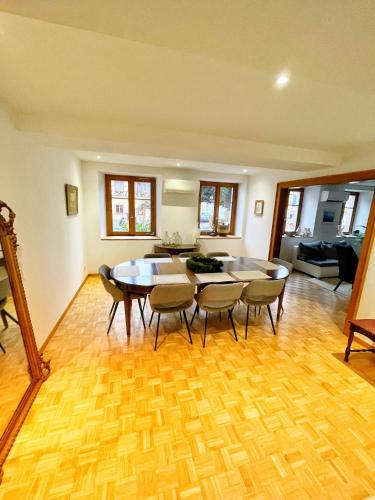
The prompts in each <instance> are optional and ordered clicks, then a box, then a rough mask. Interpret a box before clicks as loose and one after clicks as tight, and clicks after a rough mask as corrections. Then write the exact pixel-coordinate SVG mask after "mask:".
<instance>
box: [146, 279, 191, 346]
mask: <svg viewBox="0 0 375 500" xmlns="http://www.w3.org/2000/svg"><path fill="white" fill-rule="evenodd" d="M194 292H195V286H194V285H193V284H192V283H181V284H173V285H172V284H171V285H156V286H155V287H154V288H153V289H152V291H151V293H150V306H151V309H152V317H153V315H154V313H155V312H156V313H157V315H158V326H157V328H156V337H155V346H154V351H156V349H157V345H158V336H159V323H160V315H161V314H170V313H174V312H179V313H180V314H181V311H182V313H183V316H184V320H185V325H186V329H187V331H188V334H189V339H190V344H192V343H193V339H192V338H191V333H190V329H189V324H188V321H187V318H186V309H188V308H189V307H190V306H191V305H192V303H193V300H194ZM152 317H151V321H152ZM151 321H150V325H151Z"/></svg>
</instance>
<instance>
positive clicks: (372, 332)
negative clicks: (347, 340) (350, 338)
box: [350, 319, 375, 341]
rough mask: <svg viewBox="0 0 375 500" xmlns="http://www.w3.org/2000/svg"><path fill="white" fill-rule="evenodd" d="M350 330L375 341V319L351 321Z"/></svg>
mask: <svg viewBox="0 0 375 500" xmlns="http://www.w3.org/2000/svg"><path fill="white" fill-rule="evenodd" d="M350 329H351V330H352V332H358V333H361V334H362V335H366V336H367V337H369V338H370V339H372V340H373V341H375V319H354V320H352V321H350Z"/></svg>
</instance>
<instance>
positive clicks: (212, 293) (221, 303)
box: [191, 283, 243, 347]
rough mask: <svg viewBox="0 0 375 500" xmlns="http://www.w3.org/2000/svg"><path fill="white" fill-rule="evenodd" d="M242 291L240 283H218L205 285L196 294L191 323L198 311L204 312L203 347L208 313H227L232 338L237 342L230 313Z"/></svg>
mask: <svg viewBox="0 0 375 500" xmlns="http://www.w3.org/2000/svg"><path fill="white" fill-rule="evenodd" d="M242 289H243V285H242V283H225V284H224V283H220V284H217V285H216V284H212V285H207V286H206V287H205V288H203V290H202V291H201V292H199V293H198V295H197V296H196V301H197V306H196V308H195V311H194V315H193V318H192V320H191V323H193V321H194V318H195V315H196V313H197V311H198V309H202V310H203V311H205V312H206V318H205V322H204V337H203V347H205V346H206V335H207V320H208V313H212V312H218V313H221V312H224V311H228V316H229V319H230V322H231V325H232V328H233V333H234V338H235V339H236V342H237V341H238V338H237V333H236V328H235V326H234V322H233V317H232V311H233V309H234V307H235V305H236V304H237V303H238V301H239V299H240V297H241V292H242Z"/></svg>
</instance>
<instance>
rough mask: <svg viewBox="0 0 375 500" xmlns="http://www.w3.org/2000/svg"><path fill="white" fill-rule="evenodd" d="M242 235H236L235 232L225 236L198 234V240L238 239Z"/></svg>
mask: <svg viewBox="0 0 375 500" xmlns="http://www.w3.org/2000/svg"><path fill="white" fill-rule="evenodd" d="M240 239H242V236H236V235H235V234H228V235H227V236H210V235H209V234H202V236H198V240H240Z"/></svg>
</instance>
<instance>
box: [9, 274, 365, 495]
mask: <svg viewBox="0 0 375 500" xmlns="http://www.w3.org/2000/svg"><path fill="white" fill-rule="evenodd" d="M318 299H319V300H318ZM344 300H345V299H344V298H343V297H337V296H335V295H334V294H332V293H331V292H329V291H328V290H324V289H322V288H320V287H317V286H314V285H313V284H311V283H308V282H307V280H306V278H304V277H302V276H301V275H299V274H295V275H293V276H292V277H291V278H290V280H289V282H288V291H287V294H286V300H285V315H284V316H283V317H282V320H281V321H280V323H279V327H278V334H277V336H276V337H275V336H273V334H272V330H271V328H270V325H269V323H268V318H267V317H266V314H265V313H262V315H261V316H260V317H259V318H257V319H256V320H254V319H252V321H251V329H250V331H249V338H248V340H247V341H245V340H244V317H245V316H244V314H245V308H244V307H242V308H239V309H238V310H237V311H236V313H235V321H236V325H237V328H238V333H239V336H240V341H239V342H238V343H236V342H235V341H234V340H233V338H232V336H231V335H230V328H229V324H228V323H227V322H226V320H223V321H222V322H219V320H218V318H217V319H216V320H215V321H213V322H212V323H211V325H210V328H209V334H208V338H207V347H206V349H203V348H202V346H201V342H200V337H199V330H200V329H202V326H203V322H202V321H201V323H199V322H198V323H196V329H195V333H194V334H193V339H194V345H193V346H191V345H190V344H188V343H187V342H186V341H185V340H184V338H183V334H184V331H183V330H180V326H179V319H178V316H177V315H176V316H174V317H165V318H163V320H162V323H161V324H162V331H161V338H160V340H161V342H160V345H159V348H158V351H157V352H156V353H155V352H154V351H153V346H152V344H153V340H154V334H155V326H154V328H152V329H151V330H148V331H146V333H144V331H143V328H142V327H141V322H140V319H139V317H138V311H137V308H136V307H134V309H133V314H134V330H133V332H134V335H133V336H132V338H131V339H130V341H129V340H128V339H127V338H126V335H125V334H124V328H123V312H122V313H121V314H119V315H118V317H117V319H116V321H115V325H114V327H113V329H112V331H111V334H110V336H109V337H107V336H106V334H105V330H106V325H107V316H108V312H109V308H110V305H111V303H110V298H109V297H108V296H107V295H106V293H105V292H104V290H103V289H102V286H101V284H100V282H99V279H98V278H96V277H90V278H89V279H88V280H87V282H86V284H85V286H84V287H83V289H82V290H81V292H80V294H79V295H78V297H77V299H76V300H75V302H74V303H73V306H72V308H71V309H70V311H69V313H68V314H67V316H66V317H65V319H64V320H63V322H62V323H61V325H60V327H59V329H58V331H57V332H56V334H55V336H54V338H53V339H52V340H51V342H50V343H49V345H48V348H47V352H46V357H47V358H51V359H52V363H51V364H52V370H53V371H52V375H51V377H50V379H49V380H48V381H47V382H46V383H45V384H44V386H43V387H42V389H41V391H40V393H39V395H38V397H37V399H36V402H35V404H34V406H33V408H32V409H31V412H30V414H29V416H28V418H27V420H26V422H25V425H24V427H23V428H22V430H21V432H20V434H19V436H18V438H17V440H16V443H15V445H14V447H13V449H12V451H11V454H10V456H9V458H8V461H7V463H6V466H5V474H4V479H3V485H2V486H1V487H0V498H1V499H18V498H19V499H29V498H30V499H31V498H32V499H44V498H48V499H59V500H60V499H61V500H62V499H150V500H151V499H162V500H169V499H200V498H204V499H216V498H217V499H223V500H228V499H250V498H251V499H253V498H254V499H259V500H260V499H270V498H271V499H272V498H288V499H308V498H319V499H323V498H324V499H330V498H332V499H340V498H344V499H348V498H355V499H363V498H365V497H366V496H368V495H370V494H371V493H373V492H374V491H375V475H374V471H375V389H374V387H373V386H371V384H369V383H368V382H367V381H366V380H365V379H364V378H361V377H360V376H359V375H358V374H357V373H355V372H354V371H352V370H351V369H350V367H348V366H346V365H344V364H342V363H341V362H340V361H338V360H337V359H336V358H335V357H334V356H333V355H332V354H333V353H338V352H341V353H344V350H345V346H346V338H345V337H344V336H343V334H342V333H341V332H340V330H339V328H338V326H337V324H336V323H340V321H342V319H341V318H342V316H343V309H344V307H345V302H343V301H344ZM148 315H149V312H147V316H148ZM189 316H190V315H189ZM166 333H167V335H166Z"/></svg>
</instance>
